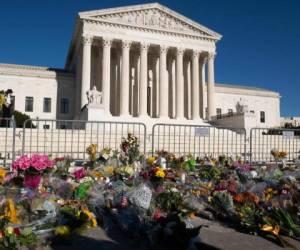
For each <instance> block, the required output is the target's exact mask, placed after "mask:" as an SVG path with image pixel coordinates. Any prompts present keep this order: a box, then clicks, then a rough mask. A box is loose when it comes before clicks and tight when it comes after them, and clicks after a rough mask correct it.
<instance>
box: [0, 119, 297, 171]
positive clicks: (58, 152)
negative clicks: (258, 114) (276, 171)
mask: <svg viewBox="0 0 300 250" xmlns="http://www.w3.org/2000/svg"><path fill="white" fill-rule="evenodd" d="M128 133H132V134H134V135H135V136H137V137H138V139H139V142H140V150H141V152H142V153H145V154H147V153H150V154H151V153H152V154H154V153H155V152H156V151H159V150H165V151H168V152H171V153H174V154H176V155H187V154H193V155H195V156H199V157H203V156H213V157H218V156H219V155H227V156H232V157H234V158H236V157H241V158H242V159H244V160H246V161H250V163H252V164H256V163H260V162H272V161H274V158H273V156H272V155H271V150H272V149H277V150H278V151H285V152H286V153H287V160H288V161H293V160H295V159H299V157H300V129H283V128H282V129H281V128H279V129H277V128H276V129H268V128H253V129H251V130H250V137H249V140H248V139H247V137H246V130H245V129H234V128H232V129H228V128H221V127H212V126H197V125H180V124H155V125H153V128H152V134H151V133H149V134H151V135H150V137H149V138H151V140H150V141H149V138H148V137H147V130H146V126H145V124H143V123H132V122H112V121H101V122H92V121H81V120H39V119H37V120H32V119H31V120H27V121H26V122H25V123H24V126H23V128H22V129H18V128H16V123H15V121H14V120H13V119H3V118H0V166H5V167H8V166H10V164H11V162H12V161H14V159H15V158H16V155H21V154H27V155H31V154H33V153H44V154H51V155H52V156H53V157H61V156H65V155H69V156H71V157H72V158H74V159H82V160H84V159H86V158H87V154H86V148H87V147H88V146H89V145H90V144H92V143H94V144H98V148H99V149H102V148H104V147H110V148H112V149H119V147H120V144H121V141H122V137H126V136H127V134H128ZM148 136H149V135H148ZM147 138H148V141H147Z"/></svg>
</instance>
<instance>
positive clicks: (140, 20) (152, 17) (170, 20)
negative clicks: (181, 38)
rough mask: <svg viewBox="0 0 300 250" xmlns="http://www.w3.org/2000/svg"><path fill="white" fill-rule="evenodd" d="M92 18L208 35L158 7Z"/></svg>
mask: <svg viewBox="0 0 300 250" xmlns="http://www.w3.org/2000/svg"><path fill="white" fill-rule="evenodd" d="M93 18H94V19H97V20H102V21H107V22H113V23H120V24H126V25H132V26H138V27H145V28H154V29H162V30H167V31H173V32H180V33H187V34H191V35H204V36H210V35H209V34H207V33H206V32H204V31H201V30H199V29H197V28H195V27H193V26H191V25H190V24H188V23H185V22H183V21H182V20H179V19H178V18H175V17H173V16H171V15H170V14H167V13H165V12H163V11H161V10H159V9H148V10H139V11H128V12H122V13H111V14H104V15H99V16H94V17H93Z"/></svg>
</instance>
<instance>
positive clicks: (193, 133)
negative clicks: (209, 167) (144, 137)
mask: <svg viewBox="0 0 300 250" xmlns="http://www.w3.org/2000/svg"><path fill="white" fill-rule="evenodd" d="M159 150H166V151H168V152H171V153H174V154H175V155H187V154H193V155H195V156H199V157H203V156H212V157H218V156H220V155H226V156H232V157H234V158H236V157H242V158H244V159H246V130H245V129H228V128H222V127H212V126H197V125H179V124H162V123H161V124H155V125H154V126H153V129H152V153H155V152H156V151H159Z"/></svg>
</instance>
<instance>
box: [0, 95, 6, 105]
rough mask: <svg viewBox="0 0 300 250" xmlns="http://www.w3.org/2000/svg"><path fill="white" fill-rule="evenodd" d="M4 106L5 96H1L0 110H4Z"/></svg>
mask: <svg viewBox="0 0 300 250" xmlns="http://www.w3.org/2000/svg"><path fill="white" fill-rule="evenodd" d="M3 104H5V97H4V95H3V94H0V108H2V105H3Z"/></svg>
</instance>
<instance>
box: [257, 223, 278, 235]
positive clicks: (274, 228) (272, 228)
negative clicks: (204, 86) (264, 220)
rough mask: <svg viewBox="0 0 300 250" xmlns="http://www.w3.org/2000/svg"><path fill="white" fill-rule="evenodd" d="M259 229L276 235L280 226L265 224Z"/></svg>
mask: <svg viewBox="0 0 300 250" xmlns="http://www.w3.org/2000/svg"><path fill="white" fill-rule="evenodd" d="M261 230H262V231H265V232H270V233H272V234H274V235H278V234H279V231H280V227H279V226H278V225H277V224H276V225H275V226H270V225H267V224H265V225H263V226H262V227H261Z"/></svg>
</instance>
